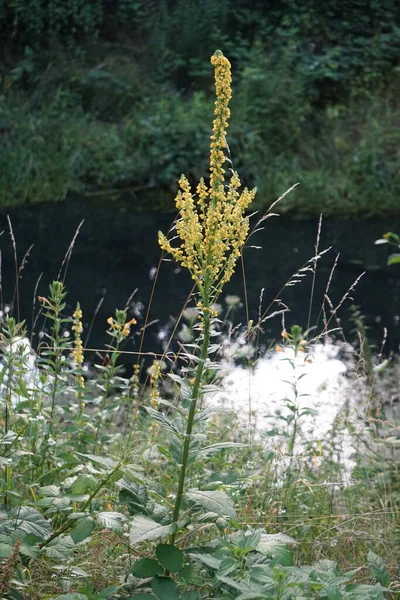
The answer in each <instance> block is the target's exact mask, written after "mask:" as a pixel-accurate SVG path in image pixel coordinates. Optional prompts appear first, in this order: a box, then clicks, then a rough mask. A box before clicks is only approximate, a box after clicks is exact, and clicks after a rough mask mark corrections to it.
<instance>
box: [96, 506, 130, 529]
mask: <svg viewBox="0 0 400 600" xmlns="http://www.w3.org/2000/svg"><path fill="white" fill-rule="evenodd" d="M97 521H98V522H99V525H101V526H102V527H106V528H107V529H111V531H117V532H118V531H122V529H123V527H124V526H123V523H124V522H125V521H126V517H125V515H123V514H122V513H119V512H112V511H110V512H100V513H99V514H98V515H97Z"/></svg>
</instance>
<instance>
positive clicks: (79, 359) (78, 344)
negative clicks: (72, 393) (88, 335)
mask: <svg viewBox="0 0 400 600" xmlns="http://www.w3.org/2000/svg"><path fill="white" fill-rule="evenodd" d="M82 316H83V314H82V310H81V307H80V305H79V302H78V304H77V305H76V309H75V311H74V313H73V315H72V319H73V323H72V328H71V329H72V331H73V332H74V334H75V340H74V349H73V351H72V358H73V359H74V362H75V364H76V366H77V367H78V369H81V368H82V365H83V360H84V359H83V343H82V338H81V333H82V331H83V325H82V321H81V319H82ZM76 382H77V384H78V386H79V387H80V388H84V387H85V380H84V378H83V376H82V375H77V376H76ZM78 395H79V396H81V395H82V394H78Z"/></svg>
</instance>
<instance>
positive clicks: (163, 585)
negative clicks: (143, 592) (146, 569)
mask: <svg viewBox="0 0 400 600" xmlns="http://www.w3.org/2000/svg"><path fill="white" fill-rule="evenodd" d="M151 589H152V590H153V592H154V593H155V594H156V596H157V597H158V598H160V600H179V591H178V585H177V584H176V583H175V581H172V579H169V577H155V578H154V579H153V580H152V582H151Z"/></svg>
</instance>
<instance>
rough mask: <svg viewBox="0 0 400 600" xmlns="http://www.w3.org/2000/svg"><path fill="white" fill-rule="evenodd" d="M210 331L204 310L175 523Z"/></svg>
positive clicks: (178, 510)
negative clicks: (201, 338)
mask: <svg viewBox="0 0 400 600" xmlns="http://www.w3.org/2000/svg"><path fill="white" fill-rule="evenodd" d="M205 308H208V305H207V304H206V305H205ZM210 333H211V313H210V312H209V311H208V310H206V311H205V314H204V321H203V342H202V345H201V350H200V358H199V362H198V365H197V370H196V377H195V381H194V384H193V392H192V400H191V403H190V408H189V414H188V418H187V423H186V432H185V441H184V443H183V451H182V464H181V469H180V472H179V478H178V490H177V492H176V498H175V506H174V513H173V522H174V523H176V522H177V521H178V519H179V513H180V509H181V504H182V497H183V492H184V487H185V479H186V470H187V466H188V459H189V449H190V441H191V436H192V431H193V421H194V417H195V415H196V408H197V400H198V398H199V393H200V388H201V383H202V379H203V372H204V365H205V362H206V359H207V354H208V346H209V343H210ZM175 536H176V534H175V533H173V534H172V535H171V538H170V542H171V544H172V545H174V543H175Z"/></svg>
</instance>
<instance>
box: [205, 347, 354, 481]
mask: <svg viewBox="0 0 400 600" xmlns="http://www.w3.org/2000/svg"><path fill="white" fill-rule="evenodd" d="M278 350H279V351H272V352H270V353H268V354H267V355H266V356H265V357H263V358H260V359H259V360H258V361H257V362H256V364H255V367H253V368H245V367H243V366H235V365H234V364H233V363H232V361H226V362H225V364H224V365H223V370H224V371H225V373H226V374H225V375H224V376H223V379H222V385H221V387H222V391H221V392H217V393H215V394H212V395H210V396H209V397H208V401H209V402H210V403H211V405H212V406H223V407H224V408H226V409H231V410H233V412H234V413H235V415H236V416H237V418H238V422H239V425H240V426H241V427H243V428H249V423H251V429H252V432H253V436H255V437H256V438H257V439H263V440H265V444H266V447H267V448H270V449H274V448H275V449H279V452H282V455H283V456H285V447H286V452H287V445H288V441H289V437H288V435H289V436H290V435H291V431H293V426H294V422H293V420H292V421H291V422H290V423H288V422H287V419H288V418H289V419H290V418H291V417H293V416H296V415H297V417H298V423H299V424H300V428H299V432H298V434H297V436H296V438H297V439H296V443H295V446H294V453H295V454H297V455H300V454H303V453H304V452H305V451H306V449H307V448H308V449H310V447H312V448H313V449H314V450H313V451H314V452H316V451H318V449H320V450H321V449H322V447H323V446H324V447H326V444H327V442H328V440H329V439H330V438H331V442H330V443H331V444H332V445H331V448H332V449H333V448H334V451H335V458H336V460H339V461H340V462H341V463H342V464H343V467H344V472H345V473H347V474H349V473H350V472H351V468H352V466H353V465H354V464H355V463H354V462H353V461H352V459H351V457H352V455H353V453H354V450H353V440H352V438H351V436H350V434H349V433H348V432H347V429H345V428H344V421H345V420H346V419H348V418H351V419H352V421H353V420H354V419H355V418H356V417H357V414H356V413H357V412H358V411H359V407H357V406H356V401H355V398H358V399H359V398H360V393H361V394H362V388H363V386H362V384H361V382H360V381H359V380H357V379H356V378H355V377H354V369H355V363H354V351H353V350H352V348H351V347H350V346H349V345H347V344H332V343H329V342H326V343H317V344H315V345H313V346H311V347H310V348H309V349H308V350H307V352H306V353H303V352H298V353H297V355H295V353H294V350H293V349H292V348H279V347H278ZM333 430H334V434H332V431H333Z"/></svg>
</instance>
